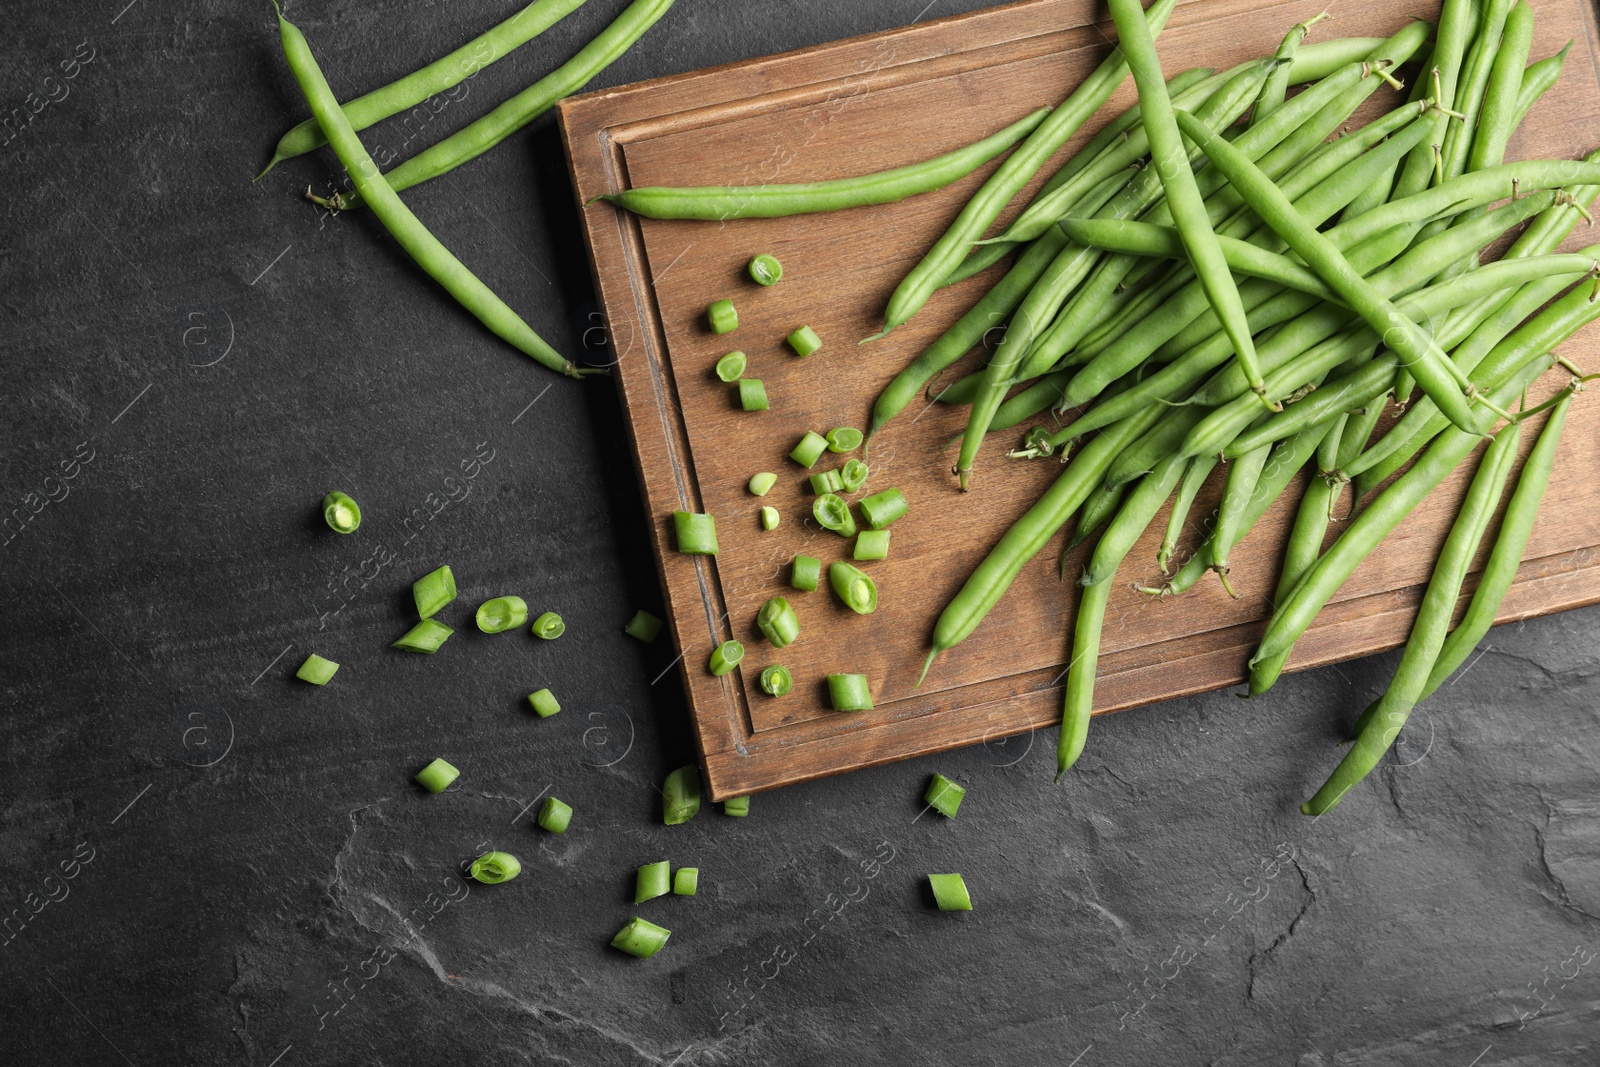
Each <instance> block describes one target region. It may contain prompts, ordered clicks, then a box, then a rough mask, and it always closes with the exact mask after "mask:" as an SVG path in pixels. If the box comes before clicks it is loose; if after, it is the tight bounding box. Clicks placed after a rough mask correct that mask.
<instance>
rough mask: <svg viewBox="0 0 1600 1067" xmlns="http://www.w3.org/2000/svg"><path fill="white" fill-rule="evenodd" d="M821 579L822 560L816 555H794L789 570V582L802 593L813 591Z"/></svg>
mask: <svg viewBox="0 0 1600 1067" xmlns="http://www.w3.org/2000/svg"><path fill="white" fill-rule="evenodd" d="M821 581H822V561H821V560H820V559H818V558H817V557H816V556H796V557H795V558H794V564H793V566H792V568H791V569H790V571H789V584H790V585H791V586H793V587H794V588H796V589H798V590H800V591H801V592H804V593H814V592H816V591H817V586H818V584H820V583H821Z"/></svg>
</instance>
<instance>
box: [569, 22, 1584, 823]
mask: <svg viewBox="0 0 1600 1067" xmlns="http://www.w3.org/2000/svg"><path fill="white" fill-rule="evenodd" d="M1198 6H1199V5H1198V3H1197V2H1196V3H1186V4H1184V5H1182V6H1181V7H1180V9H1179V12H1178V13H1177V14H1176V15H1175V16H1174V24H1175V25H1176V24H1178V23H1179V22H1180V21H1182V20H1184V19H1185V18H1190V19H1193V18H1194V17H1195V16H1194V13H1195V11H1196V10H1197V9H1198ZM1250 7H1251V5H1250V4H1249V3H1248V2H1247V0H1224V2H1222V3H1212V4H1208V5H1207V15H1206V16H1203V17H1205V18H1210V17H1217V16H1219V15H1223V14H1236V13H1237V12H1238V11H1239V10H1244V9H1248V8H1250ZM1095 16H1096V7H1095V5H1093V4H1091V3H1088V2H1085V0H1024V2H1022V3H1018V4H1012V5H1008V6H1005V7H999V8H991V9H987V10H983V11H978V12H974V13H971V14H967V15H959V16H954V17H951V18H947V19H942V20H938V21H934V22H928V23H921V24H917V25H914V26H910V27H905V28H902V29H895V30H889V31H885V32H882V33H877V34H871V35H868V36H864V37H856V38H851V39H848V40H843V41H837V42H833V43H830V44H824V45H819V46H816V47H813V48H808V49H804V50H801V51H797V52H790V53H785V54H782V55H776V56H768V57H762V58H758V59H752V60H748V61H745V62H739V63H733V64H729V65H726V66H722V67H716V68H711V69H708V70H703V71H695V72H692V73H688V74H682V75H676V76H672V77H667V78H660V79H655V80H652V81H647V82H640V83H636V84H633V85H627V86H622V87H619V88H616V89H608V90H604V91H601V92H596V93H590V94H586V95H584V96H579V97H574V98H571V99H569V100H566V101H564V102H563V103H562V104H561V106H560V110H559V117H560V124H561V131H562V136H563V141H564V143H565V145H566V149H567V155H568V162H569V166H570V170H571V175H572V179H573V186H574V189H575V191H576V194H577V198H578V203H579V206H580V211H581V212H582V214H583V219H584V228H585V235H586V238H587V243H588V247H589V253H590V263H591V267H592V269H593V275H594V281H595V285H596V289H597V291H598V293H599V295H600V299H601V302H602V306H603V308H604V314H605V317H606V321H607V323H608V328H609V332H610V337H611V341H612V345H613V348H614V349H617V348H620V349H621V351H615V353H614V354H615V357H616V362H615V364H614V367H615V373H614V377H615V379H616V382H617V386H618V389H619V392H620V395H621V398H622V401H623V404H624V407H625V409H626V415H627V422H628V425H629V428H630V432H631V434H632V435H633V444H634V457H635V463H636V465H637V471H638V475H639V481H640V484H641V487H642V491H643V495H644V502H645V507H646V510H647V512H648V513H649V515H650V516H651V517H652V546H653V549H654V552H655V556H656V561H657V564H658V567H659V573H660V574H661V576H662V582H663V589H664V592H665V596H666V600H667V603H668V606H669V608H670V613H671V627H672V633H673V636H674V638H675V640H676V644H677V647H678V648H679V649H684V650H686V651H687V650H690V649H698V650H699V651H701V652H704V651H707V650H708V649H709V647H710V646H711V645H714V644H715V643H716V641H717V636H716V635H717V634H718V632H719V622H720V621H721V620H722V619H723V618H725V614H726V603H725V601H724V599H723V594H722V591H721V589H720V586H719V583H718V582H717V580H716V575H715V569H714V568H715V561H714V559H711V558H707V557H695V556H686V555H682V554H680V553H678V552H676V551H674V550H673V546H672V543H671V529H670V528H671V513H672V512H673V511H677V510H688V511H699V510H702V508H701V506H700V492H699V488H698V486H697V482H696V476H695V468H694V462H693V459H692V457H691V454H690V448H689V440H688V434H687V431H686V429H685V426H684V424H683V422H682V419H681V411H680V407H679V404H678V399H677V396H676V391H675V390H676V387H675V385H674V382H673V378H672V375H671V373H669V371H668V369H667V339H666V334H665V330H664V327H663V324H662V318H661V314H660V309H659V308H658V306H657V304H656V299H655V294H654V291H653V289H652V286H651V283H650V281H649V277H650V274H649V271H648V270H647V269H646V255H645V247H644V244H645V243H644V238H643V235H642V233H641V230H640V227H639V224H638V222H637V220H635V219H633V218H631V217H629V216H627V215H626V214H625V213H622V212H618V211H613V210H610V209H608V208H605V207H604V206H603V205H602V206H600V207H597V208H589V209H585V207H584V205H585V204H587V202H588V201H589V200H590V199H591V198H593V197H594V196H596V195H598V194H600V193H604V192H614V191H618V190H621V189H623V188H626V187H627V186H628V181H627V165H626V160H625V156H624V148H625V146H626V145H627V144H628V143H630V142H635V141H642V140H648V139H650V138H653V137H659V136H662V135H665V134H669V133H676V132H681V131H684V130H690V129H694V128H696V127H697V125H699V124H704V123H707V122H711V121H726V120H727V119H729V118H730V117H743V116H750V115H759V114H762V113H764V112H767V111H772V110H778V109H790V108H795V107H804V106H806V105H807V104H810V103H815V102H821V101H823V100H825V99H826V98H827V97H828V95H829V94H830V93H833V92H836V91H837V89H838V86H839V85H840V84H841V83H843V82H846V81H848V82H849V84H850V88H851V91H852V92H869V93H870V92H872V91H874V90H875V89H880V88H889V87H894V86H898V85H902V84H905V83H907V82H910V81H914V80H919V79H922V78H927V77H930V76H939V75H942V74H944V73H949V72H955V71H961V70H967V69H974V68H980V67H982V66H984V65H985V53H986V52H990V51H991V50H995V49H1003V54H1004V59H1005V60H1006V61H1008V62H1009V61H1015V60H1016V59H1017V58H1019V57H1026V56H1028V55H1030V54H1033V53H1037V54H1048V53H1049V51H1050V50H1051V49H1052V48H1053V47H1055V44H1056V43H1057V42H1059V40H1060V35H1061V34H1062V32H1063V31H1064V30H1074V29H1077V30H1082V29H1084V28H1086V27H1088V26H1090V25H1097V26H1100V27H1102V29H1103V30H1104V31H1105V32H1106V33H1107V34H1108V35H1109V33H1110V30H1109V25H1108V23H1107V22H1106V20H1104V19H1097V18H1096V17H1095ZM1587 24H1588V27H1589V35H1588V36H1589V41H1588V48H1589V57H1588V58H1590V60H1591V61H1593V59H1594V56H1595V55H1596V54H1600V47H1597V44H1596V33H1595V28H1594V16H1593V14H1592V13H1591V14H1590V15H1589V17H1588V20H1587ZM1108 39H1109V36H1108ZM885 42H888V43H889V44H891V45H892V48H891V49H890V50H889V51H888V53H887V54H889V55H892V57H893V58H892V60H891V61H889V62H887V63H884V62H882V60H881V57H882V56H883V55H884V54H886V53H885V51H884V49H883V45H884V43H885ZM619 337H620V338H623V339H624V340H620V341H619ZM1590 347H1595V346H1593V345H1592V344H1591V346H1590ZM996 532H997V533H998V531H996ZM1420 593H1421V589H1420V587H1414V588H1409V589H1396V590H1387V591H1384V592H1382V593H1376V594H1373V595H1370V596H1363V597H1358V598H1353V599H1349V600H1344V601H1339V602H1336V603H1334V604H1332V605H1330V606H1329V608H1328V609H1326V610H1325V611H1324V613H1323V615H1322V616H1321V617H1319V619H1318V621H1317V623H1316V625H1315V626H1314V627H1313V628H1312V629H1311V630H1310V631H1309V632H1308V633H1307V634H1306V636H1305V638H1303V639H1302V640H1301V642H1300V643H1299V645H1298V646H1297V647H1296V652H1295V657H1294V660H1293V668H1294V669H1296V670H1299V669H1305V668H1310V667H1315V666H1320V665H1323V664H1327V663H1332V662H1335V661H1339V660H1345V659H1351V658H1355V657H1358V656H1364V655H1368V654H1371V653H1374V652H1378V651H1382V650H1385V649H1389V648H1393V647H1395V646H1397V645H1398V644H1400V643H1401V642H1402V641H1403V640H1404V639H1405V636H1406V633H1407V631H1408V629H1409V625H1410V621H1411V616H1412V613H1413V611H1414V609H1415V605H1416V602H1417V600H1418V599H1419V597H1420ZM1596 602H1600V546H1596V547H1594V548H1583V549H1578V550H1575V551H1572V552H1566V553H1560V554H1556V555H1549V556H1544V557H1542V558H1538V559H1530V560H1528V561H1527V562H1526V563H1525V565H1524V567H1523V570H1522V572H1521V573H1520V574H1519V576H1518V579H1517V582H1516V584H1515V585H1514V586H1513V587H1512V589H1511V592H1510V593H1509V594H1508V596H1507V597H1506V600H1505V602H1504V604H1503V605H1502V608H1501V611H1500V616H1499V620H1500V621H1501V622H1505V621H1511V620H1516V619H1520V618H1525V617H1529V616H1532V615H1538V614H1547V613H1551V612H1556V611H1562V610H1567V609H1570V608H1575V607H1580V606H1584V605H1588V604H1593V603H1596ZM1259 630H1260V625H1259V622H1253V623H1250V624H1248V625H1240V626H1234V627H1231V628H1226V629H1221V630H1218V631H1215V633H1216V635H1217V637H1216V639H1215V640H1208V641H1207V642H1205V643H1203V644H1195V643H1193V642H1189V641H1188V640H1187V639H1175V640H1172V641H1166V642H1157V643H1150V644H1146V645H1142V646H1139V647H1135V648H1130V649H1125V650H1122V651H1117V652H1112V653H1109V654H1107V655H1105V656H1103V657H1102V659H1101V662H1100V676H1099V682H1098V684H1097V688H1096V693H1095V713H1096V714H1097V715H1099V714H1104V713H1107V712H1111V711H1117V710H1121V709H1124V708H1129V707H1133V706H1136V705H1139V704H1145V703H1150V702H1152V701H1153V700H1158V699H1169V698H1172V697H1178V696H1186V695H1190V694H1193V693H1198V692H1204V691H1209V690H1214V689H1218V688H1222V687H1225V686H1229V685H1235V684H1237V683H1239V682H1240V681H1242V680H1243V678H1244V656H1243V654H1242V653H1243V651H1244V650H1247V649H1249V648H1251V647H1253V645H1254V642H1255V639H1256V637H1257V636H1258V634H1259ZM680 673H681V674H682V676H683V678H684V685H685V690H686V693H687V697H688V701H689V705H690V709H691V714H692V718H693V723H694V729H695V734H696V740H697V744H698V746H699V750H700V754H701V759H702V765H703V767H704V769H705V773H706V778H707V782H706V785H707V788H708V791H709V794H710V796H711V798H712V799H722V798H725V797H727V796H732V795H738V794H746V793H753V792H758V791H761V790H765V789H771V788H775V787H778V786H782V785H787V784H792V783H795V782H800V781H806V780H810V779H814V778H819V777H823V776H826V775H830V774H836V773H840V772H843V771H847V770H853V769H858V768H863V767H870V766H875V765H879V764H883V763H888V762H891V761H894V760H898V759H904V758H908V757H911V756H915V755H922V754H927V753H933V752H939V751H943V750H947V749H951V748H957V747H961V746H966V745H972V744H977V743H984V742H990V741H995V740H998V739H1001V738H1005V737H1011V736H1015V735H1018V734H1023V733H1027V732H1029V731H1031V730H1034V729H1036V728H1040V727H1047V726H1051V725H1053V724H1054V723H1055V722H1057V721H1058V719H1059V714H1060V712H1059V698H1058V696H1057V694H1058V693H1059V685H1060V672H1059V671H1057V670H1032V671H1027V672H1023V673H1019V674H1013V675H1009V676H1006V677H1001V678H995V679H991V680H988V681H985V682H980V683H973V684H969V685H965V686H962V687H960V689H959V690H955V691H948V690H947V691H945V692H943V693H937V694H932V695H930V696H929V697H928V698H927V699H926V700H924V701H917V702H910V701H903V702H901V706H897V707H896V708H894V709H893V710H892V711H891V713H890V714H887V715H882V716H876V717H874V718H873V719H872V720H870V721H864V720H861V719H859V718H851V717H846V716H839V717H835V718H831V719H827V720H823V721H815V720H813V721H807V722H800V723H795V724H792V725H786V726H783V727H780V728H777V729H770V730H761V731H757V730H755V729H753V727H752V719H751V714H750V707H749V704H748V693H747V690H746V689H745V688H744V687H742V686H740V685H739V684H734V683H733V682H731V681H730V680H729V679H727V678H714V677H712V676H711V675H710V674H709V673H708V672H705V671H699V670H694V669H684V670H682V671H681V672H680ZM913 704H914V706H912V705H913ZM957 708H959V710H960V714H959V715H952V714H945V713H946V712H950V711H952V710H954V709H957ZM902 709H903V710H902Z"/></svg>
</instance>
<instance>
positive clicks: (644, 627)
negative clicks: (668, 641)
mask: <svg viewBox="0 0 1600 1067" xmlns="http://www.w3.org/2000/svg"><path fill="white" fill-rule="evenodd" d="M663 625H664V624H663V623H662V621H661V620H660V619H658V618H657V617H656V616H654V615H652V614H650V613H649V612H648V611H643V610H640V611H636V612H634V613H633V618H631V619H629V620H628V625H626V626H624V627H623V628H622V632H623V633H625V634H627V635H628V636H629V637H637V638H638V639H639V640H641V641H643V642H644V643H645V644H647V645H648V644H649V643H650V642H652V641H654V640H655V639H656V637H657V636H659V635H660V633H661V627H662V626H663Z"/></svg>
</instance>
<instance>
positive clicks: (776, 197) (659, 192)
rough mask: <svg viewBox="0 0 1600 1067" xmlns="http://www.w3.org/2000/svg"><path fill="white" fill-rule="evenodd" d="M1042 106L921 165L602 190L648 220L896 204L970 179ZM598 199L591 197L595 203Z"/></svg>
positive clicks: (1031, 123)
mask: <svg viewBox="0 0 1600 1067" xmlns="http://www.w3.org/2000/svg"><path fill="white" fill-rule="evenodd" d="M1048 114H1050V109H1049V108H1047V107H1042V108H1040V109H1038V110H1037V111H1034V112H1031V113H1030V114H1028V115H1025V116H1023V117H1022V118H1020V119H1018V120H1017V121H1016V122H1013V123H1012V124H1011V125H1009V126H1007V127H1006V128H1005V129H1003V130H999V131H997V132H995V133H991V134H990V135H989V136H987V137H985V138H984V139H983V140H981V141H974V142H973V143H972V144H969V145H966V146H965V147H962V148H957V149H955V150H954V151H952V152H946V153H944V154H943V155H940V156H934V157H933V158H932V159H925V160H923V161H922V162H920V163H912V164H909V165H907V166H904V167H895V168H894V169H892V170H880V171H876V172H874V173H872V174H861V175H857V176H855V177H852V178H835V179H833V180H832V181H821V182H808V183H795V184H788V185H699V186H659V185H658V186H643V187H640V188H637V189H626V190H624V191H622V192H620V193H602V194H601V195H600V196H597V197H595V198H594V199H595V200H605V201H607V202H609V203H612V204H616V205H617V206H618V207H623V208H627V209H628V210H629V211H631V212H633V213H634V214H635V215H643V216H644V217H645V218H648V219H702V220H707V221H712V222H720V221H723V220H726V219H775V218H783V217H785V216H788V215H805V214H809V213H812V212H817V211H840V210H843V209H845V208H852V207H864V206H867V205H871V204H892V203H894V202H895V201H897V200H904V199H905V198H906V197H908V196H917V195H918V194H921V193H928V192H932V191H933V190H935V189H943V188H944V187H945V186H947V185H949V184H950V183H951V182H953V181H958V180H959V179H961V178H964V177H966V176H967V175H968V174H971V173H972V172H973V171H975V170H977V169H978V168H979V167H981V166H983V165H984V164H985V163H987V162H989V161H990V160H991V159H993V158H994V157H995V156H998V155H999V154H1000V153H1001V152H1004V151H1005V150H1006V149H1008V148H1010V147H1011V146H1012V145H1014V144H1016V143H1017V142H1018V141H1020V140H1022V139H1023V138H1024V137H1026V136H1027V135H1028V134H1029V133H1031V132H1033V131H1034V130H1035V129H1037V128H1038V127H1039V123H1041V122H1043V121H1044V119H1045V116H1046V115H1048ZM592 202H593V201H591V203H592Z"/></svg>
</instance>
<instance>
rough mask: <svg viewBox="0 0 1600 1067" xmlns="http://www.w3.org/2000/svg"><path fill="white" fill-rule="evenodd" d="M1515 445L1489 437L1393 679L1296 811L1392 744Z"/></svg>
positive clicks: (1335, 789) (1432, 657) (1364, 770)
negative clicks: (1351, 744) (1344, 750)
mask: <svg viewBox="0 0 1600 1067" xmlns="http://www.w3.org/2000/svg"><path fill="white" fill-rule="evenodd" d="M1518 440H1519V427H1518V424H1517V423H1511V424H1509V425H1507V426H1506V427H1505V428H1504V429H1502V430H1501V431H1500V432H1499V433H1498V434H1496V435H1495V439H1494V443H1493V444H1491V445H1490V446H1489V449H1488V451H1487V452H1486V453H1485V454H1484V457H1483V460H1482V462H1480V463H1479V464H1478V472H1477V474H1476V475H1475V476H1474V477H1473V479H1472V485H1471V487H1470V488H1469V489H1468V490H1467V496H1466V499H1465V500H1464V501H1463V502H1462V504H1461V510H1460V513H1459V515H1458V516H1457V517H1456V521H1455V523H1454V524H1453V525H1452V526H1451V527H1450V533H1449V536H1447V537H1446V538H1445V542H1444V547H1443V548H1441V549H1440V550H1439V558H1438V562H1437V563H1435V564H1434V568H1433V577H1432V578H1431V579H1430V580H1429V582H1428V588H1427V591H1426V592H1425V593H1424V594H1423V597H1422V605H1421V606H1420V607H1419V608H1418V609H1417V618H1416V622H1415V623H1414V624H1413V625H1412V628H1411V635H1410V637H1409V638H1408V639H1407V640H1406V645H1405V650H1404V651H1403V652H1402V653H1401V655H1400V665H1399V667H1397V668H1396V669H1395V674H1394V678H1393V679H1392V680H1391V681H1390V682H1389V687H1388V689H1386V690H1385V691H1384V694H1383V696H1382V697H1381V698H1379V700H1378V702H1377V704H1376V705H1375V706H1374V710H1373V711H1372V712H1371V718H1370V719H1369V720H1368V722H1367V724H1366V726H1365V728H1364V729H1362V731H1361V733H1360V736H1358V737H1357V738H1356V743H1355V745H1354V747H1352V748H1351V749H1350V751H1349V752H1347V753H1346V754H1345V757H1344V759H1343V760H1341V761H1340V762H1339V766H1338V767H1337V768H1335V769H1334V772H1333V774H1332V775H1330V776H1329V778H1328V780H1327V782H1325V783H1324V784H1323V786H1322V788H1320V789H1318V790H1317V792H1316V795H1315V796H1313V797H1312V798H1311V799H1310V800H1308V801H1307V802H1306V803H1305V804H1303V805H1301V808H1300V810H1301V811H1303V812H1304V813H1305V814H1307V815H1321V814H1322V813H1323V812H1325V811H1328V810H1329V809H1331V808H1332V807H1333V806H1334V805H1336V804H1338V803H1339V801H1340V799H1342V798H1343V797H1344V795H1345V794H1346V793H1348V792H1349V791H1350V790H1351V789H1353V788H1354V787H1355V785H1356V783H1358V782H1360V781H1361V779H1363V778H1365V777H1366V776H1367V774H1368V773H1370V772H1371V770H1372V768H1374V767H1376V766H1377V765H1378V760H1380V759H1382V758H1383V754H1384V753H1385V752H1387V751H1388V750H1389V746H1390V745H1392V744H1393V743H1394V739H1395V737H1396V736H1398V735H1399V733H1400V730H1401V729H1402V728H1403V727H1404V726H1405V722H1406V719H1407V717H1408V716H1409V715H1410V714H1411V709H1412V708H1414V707H1415V706H1416V704H1417V701H1418V700H1420V699H1421V696H1422V690H1423V688H1424V686H1425V685H1426V683H1427V680H1428V676H1429V673H1430V672H1431V671H1432V669H1433V665H1434V663H1436V662H1437V661H1438V657H1439V650H1440V647H1441V646H1442V645H1443V644H1444V640H1445V633H1446V631H1447V630H1448V629H1449V628H1450V618H1451V615H1452V614H1453V613H1454V610H1455V605H1456V600H1457V599H1458V598H1459V597H1460V595H1461V582H1462V580H1463V579H1464V578H1465V577H1466V574H1467V569H1468V568H1469V567H1470V566H1471V565H1472V558H1473V556H1474V555H1475V554H1476V553H1477V550H1478V542H1479V541H1481V540H1482V539H1483V532H1484V530H1485V529H1486V528H1487V527H1488V525H1489V521H1490V519H1491V518H1493V516H1494V510H1495V506H1496V505H1497V504H1498V503H1499V501H1500V495H1501V492H1502V490H1503V489H1504V488H1505V483H1506V476H1507V474H1509V473H1510V470H1511V464H1512V462H1513V460H1515V459H1516V451H1517V442H1518Z"/></svg>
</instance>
